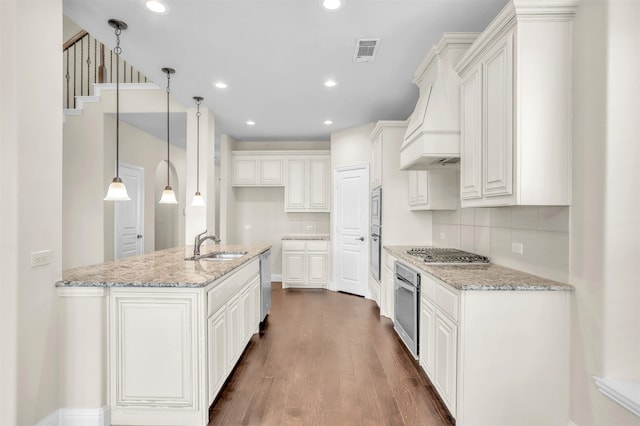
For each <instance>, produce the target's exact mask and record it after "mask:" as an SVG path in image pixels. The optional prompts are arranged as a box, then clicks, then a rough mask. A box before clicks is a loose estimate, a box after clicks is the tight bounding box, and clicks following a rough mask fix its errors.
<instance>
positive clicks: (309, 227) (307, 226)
mask: <svg viewBox="0 0 640 426" xmlns="http://www.w3.org/2000/svg"><path fill="white" fill-rule="evenodd" d="M305 228H307V231H312V230H313V225H306V226H305Z"/></svg>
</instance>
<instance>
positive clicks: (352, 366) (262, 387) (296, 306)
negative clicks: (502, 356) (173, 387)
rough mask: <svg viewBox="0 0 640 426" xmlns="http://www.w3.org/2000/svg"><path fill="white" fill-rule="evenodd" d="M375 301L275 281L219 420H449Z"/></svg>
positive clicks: (431, 423) (221, 402) (213, 418)
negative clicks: (262, 323) (261, 327)
mask: <svg viewBox="0 0 640 426" xmlns="http://www.w3.org/2000/svg"><path fill="white" fill-rule="evenodd" d="M401 345H402V344H401V342H400V340H399V339H398V338H397V336H396V334H395V332H394V331H393V326H392V323H391V321H389V320H388V319H386V318H380V316H379V310H378V308H377V306H376V304H375V302H373V301H371V300H366V299H363V298H361V297H357V296H352V295H348V294H343V293H335V292H331V291H326V290H295V289H285V290H283V289H282V288H281V287H280V286H279V285H277V284H275V283H274V288H273V300H272V308H271V314H270V316H269V317H268V319H267V329H266V332H265V334H264V335H263V336H258V335H254V336H253V337H252V339H251V342H250V343H249V346H248V347H247V349H246V351H245V353H244V355H243V357H242V358H241V360H240V362H239V363H238V365H237V366H236V369H235V371H234V372H233V374H232V375H231V377H230V378H229V380H228V382H227V384H226V385H225V387H224V388H223V390H222V392H221V393H220V395H219V397H218V400H217V401H216V403H215V404H214V405H213V406H212V407H211V410H210V423H209V426H212V425H289V424H297V425H331V426H333V425H423V426H450V425H453V424H454V422H453V421H452V420H451V418H450V417H449V415H448V413H447V412H446V410H445V409H444V408H443V407H442V404H441V402H440V401H439V400H438V397H437V396H436V395H435V391H434V390H433V389H432V388H431V385H430V384H429V382H428V381H427V379H426V378H425V377H424V376H423V375H422V373H421V372H420V370H419V369H418V368H419V367H417V365H416V364H415V363H414V361H413V360H412V359H411V357H410V356H409V354H408V352H407V351H406V350H405V349H404V347H403V346H401Z"/></svg>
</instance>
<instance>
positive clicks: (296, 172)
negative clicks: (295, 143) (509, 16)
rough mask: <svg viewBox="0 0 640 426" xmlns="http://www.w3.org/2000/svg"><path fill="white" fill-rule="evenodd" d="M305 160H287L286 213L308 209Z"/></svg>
mask: <svg viewBox="0 0 640 426" xmlns="http://www.w3.org/2000/svg"><path fill="white" fill-rule="evenodd" d="M305 182H306V177H305V160H287V184H286V185H285V189H284V207H285V211H300V210H304V209H305V208H306V203H305V191H306V184H305Z"/></svg>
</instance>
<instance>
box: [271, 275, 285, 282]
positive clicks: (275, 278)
mask: <svg viewBox="0 0 640 426" xmlns="http://www.w3.org/2000/svg"><path fill="white" fill-rule="evenodd" d="M271 281H272V282H273V281H275V282H279V283H281V282H282V274H271Z"/></svg>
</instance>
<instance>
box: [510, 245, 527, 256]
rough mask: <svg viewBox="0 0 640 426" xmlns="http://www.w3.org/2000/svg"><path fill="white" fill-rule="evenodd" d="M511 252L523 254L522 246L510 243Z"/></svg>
mask: <svg viewBox="0 0 640 426" xmlns="http://www.w3.org/2000/svg"><path fill="white" fill-rule="evenodd" d="M511 252H512V253H516V254H524V244H522V243H511Z"/></svg>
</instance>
